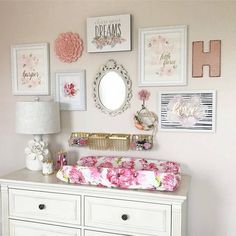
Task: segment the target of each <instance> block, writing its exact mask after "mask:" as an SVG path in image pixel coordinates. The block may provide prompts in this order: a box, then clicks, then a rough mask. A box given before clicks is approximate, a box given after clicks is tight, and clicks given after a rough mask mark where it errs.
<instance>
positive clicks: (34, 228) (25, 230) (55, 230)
mask: <svg viewBox="0 0 236 236" xmlns="http://www.w3.org/2000/svg"><path fill="white" fill-rule="evenodd" d="M10 236H80V229H73V228H66V227H60V226H52V225H45V224H36V223H30V222H23V221H17V220H10Z"/></svg>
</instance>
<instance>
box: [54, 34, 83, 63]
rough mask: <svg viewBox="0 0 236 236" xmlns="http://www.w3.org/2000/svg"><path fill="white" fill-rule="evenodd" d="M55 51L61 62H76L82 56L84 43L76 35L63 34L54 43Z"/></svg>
mask: <svg viewBox="0 0 236 236" xmlns="http://www.w3.org/2000/svg"><path fill="white" fill-rule="evenodd" d="M54 50H55V53H56V55H57V57H58V58H59V59H60V60H61V61H63V62H66V63H71V62H75V61H77V60H78V59H79V57H81V55H82V51H83V41H82V39H81V38H80V37H79V35H78V34H76V33H72V32H67V33H61V34H59V36H58V37H57V39H56V40H55V42H54Z"/></svg>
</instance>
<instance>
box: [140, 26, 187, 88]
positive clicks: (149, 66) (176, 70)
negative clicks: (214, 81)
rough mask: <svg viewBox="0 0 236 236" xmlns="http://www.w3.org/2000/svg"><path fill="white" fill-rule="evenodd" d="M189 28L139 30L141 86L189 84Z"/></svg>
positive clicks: (173, 27)
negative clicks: (187, 77)
mask: <svg viewBox="0 0 236 236" xmlns="http://www.w3.org/2000/svg"><path fill="white" fill-rule="evenodd" d="M186 76H187V26H186V25H177V26H166V27H155V28H140V29H139V86H178V85H186V84H187V79H186Z"/></svg>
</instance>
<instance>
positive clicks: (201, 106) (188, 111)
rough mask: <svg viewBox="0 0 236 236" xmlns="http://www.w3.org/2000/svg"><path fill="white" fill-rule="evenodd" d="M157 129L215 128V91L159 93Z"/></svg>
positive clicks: (210, 129)
mask: <svg viewBox="0 0 236 236" xmlns="http://www.w3.org/2000/svg"><path fill="white" fill-rule="evenodd" d="M158 117H159V122H158V130H159V131H179V132H183V131H184V132H209V133H215V129H216V124H215V122H216V91H215V90H202V91H176V92H172V91H171V92H169V91H167V92H160V93H159V112H158Z"/></svg>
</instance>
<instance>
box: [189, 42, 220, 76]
mask: <svg viewBox="0 0 236 236" xmlns="http://www.w3.org/2000/svg"><path fill="white" fill-rule="evenodd" d="M204 66H207V67H208V68H209V77H220V72H221V40H211V41H210V43H209V50H208V51H207V52H204V42H203V41H196V42H193V44H192V77H194V78H200V77H203V67H204Z"/></svg>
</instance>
